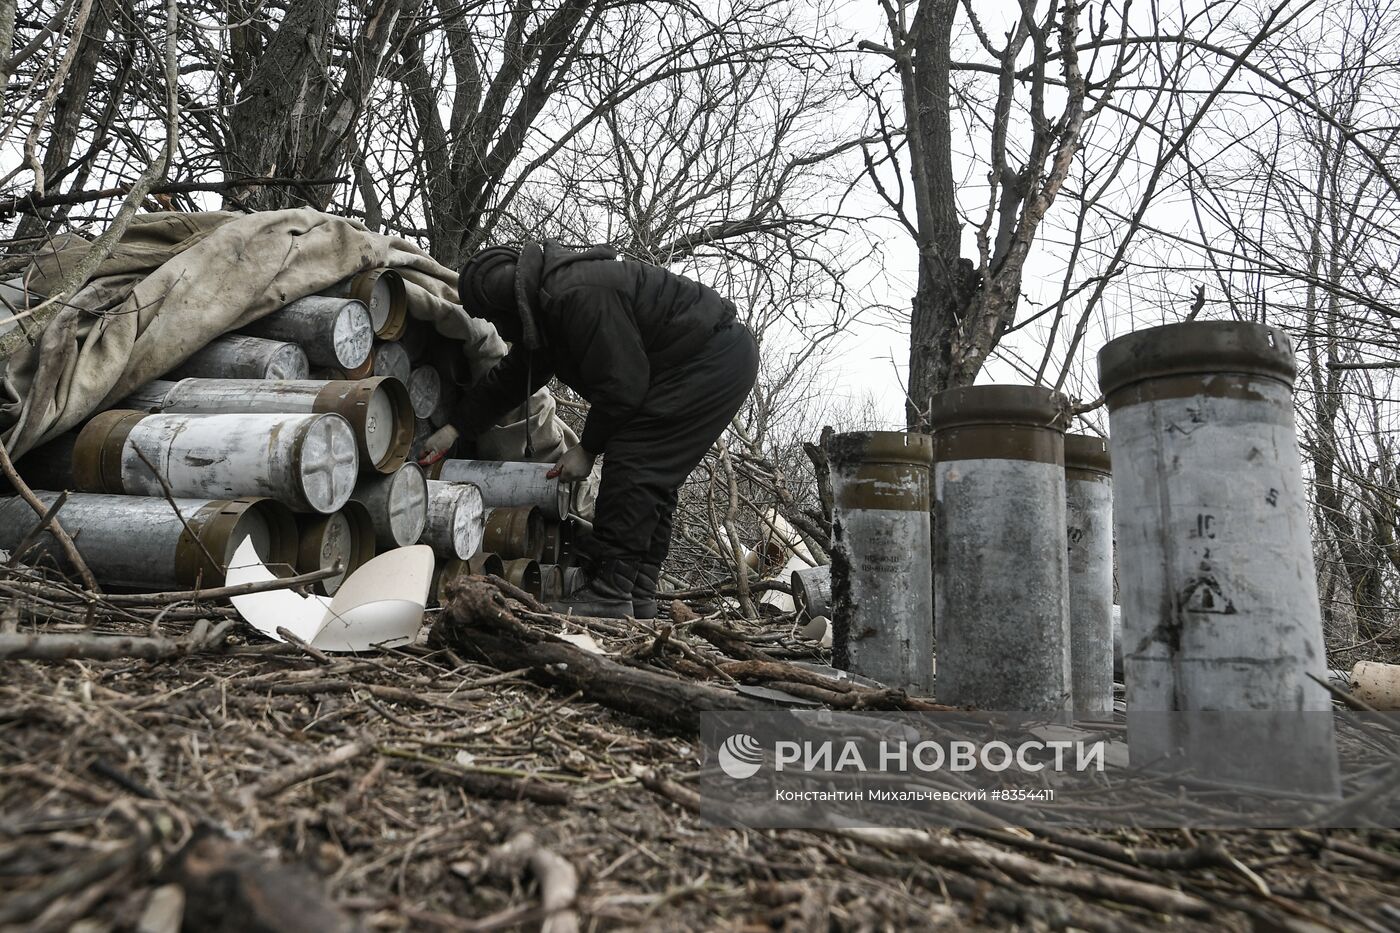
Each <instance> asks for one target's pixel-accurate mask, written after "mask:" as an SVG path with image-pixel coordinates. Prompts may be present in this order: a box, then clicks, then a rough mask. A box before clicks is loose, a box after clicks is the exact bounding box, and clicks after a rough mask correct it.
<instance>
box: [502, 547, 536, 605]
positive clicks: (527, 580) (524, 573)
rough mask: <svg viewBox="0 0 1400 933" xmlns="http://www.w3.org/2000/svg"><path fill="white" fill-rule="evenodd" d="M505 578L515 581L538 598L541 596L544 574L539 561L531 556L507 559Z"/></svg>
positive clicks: (509, 581)
mask: <svg viewBox="0 0 1400 933" xmlns="http://www.w3.org/2000/svg"><path fill="white" fill-rule="evenodd" d="M504 579H505V580H506V582H508V583H514V584H515V585H516V586H518V587H520V588H521V589H522V590H524V591H525V592H527V593H529V594H530V595H531V596H533V597H535V598H536V599H539V598H540V584H541V581H542V580H543V576H542V574H541V571H540V565H539V561H536V560H532V559H531V558H529V557H517V558H515V559H514V560H508V561H506V572H505V577H504Z"/></svg>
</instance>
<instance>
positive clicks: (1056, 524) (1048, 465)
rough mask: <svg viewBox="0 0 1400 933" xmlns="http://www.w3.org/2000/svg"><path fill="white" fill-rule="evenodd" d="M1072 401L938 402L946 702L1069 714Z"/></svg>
mask: <svg viewBox="0 0 1400 933" xmlns="http://www.w3.org/2000/svg"><path fill="white" fill-rule="evenodd" d="M1063 401H1064V400H1063V397H1062V396H1060V395H1057V394H1056V393H1054V392H1051V391H1050V390H1048V389H1042V388H1037V387H1032V386H971V387H967V388H960V389H950V390H948V391H946V392H940V393H939V394H938V395H936V396H934V398H933V406H932V409H931V411H930V413H929V424H931V425H932V426H933V429H934V435H933V436H934V468H933V473H934V480H933V498H934V514H935V515H936V516H937V520H936V522H935V525H934V533H933V542H934V543H933V568H934V584H933V592H934V620H935V624H936V626H937V634H938V702H940V703H948V704H951V705H954V706H967V705H970V706H975V707H978V708H979V709H985V710H1001V711H1007V712H1011V711H1026V712H1046V711H1057V710H1068V709H1071V705H1070V691H1071V686H1072V685H1071V676H1070V654H1069V567H1068V556H1067V554H1066V553H1065V540H1066V531H1065V442H1064V431H1065V415H1064V413H1063V412H1064V406H1063Z"/></svg>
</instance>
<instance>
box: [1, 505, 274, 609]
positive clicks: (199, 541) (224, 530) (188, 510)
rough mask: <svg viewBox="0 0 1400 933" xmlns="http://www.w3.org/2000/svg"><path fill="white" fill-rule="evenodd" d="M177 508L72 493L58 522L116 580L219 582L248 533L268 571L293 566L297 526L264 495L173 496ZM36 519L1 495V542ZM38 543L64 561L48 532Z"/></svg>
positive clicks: (138, 584)
mask: <svg viewBox="0 0 1400 933" xmlns="http://www.w3.org/2000/svg"><path fill="white" fill-rule="evenodd" d="M35 495H36V496H38V498H39V500H40V501H41V502H42V503H43V504H44V505H45V506H46V507H47V506H51V505H53V503H54V500H55V499H57V498H58V493H54V492H36V493H35ZM175 507H178V508H179V512H178V514H177V513H176V510H175ZM175 507H172V505H171V503H170V500H168V499H165V498H163V497H160V498H153V497H143V496H118V495H105V494H100V493H98V494H93V493H70V494H69V496H68V499H67V501H65V502H64V504H63V510H62V516H63V518H62V521H63V527H64V529H65V530H67V532H68V533H69V534H70V535H72V536H73V540H74V543H75V544H76V545H77V548H78V553H79V554H81V555H82V557H83V561H84V562H85V563H86V564H87V565H88V567H89V568H90V569H91V570H92V572H93V575H94V576H96V577H97V579H98V581H99V582H101V583H105V584H110V585H113V586H126V587H133V588H153V587H154V588H162V587H167V588H187V589H194V588H196V587H215V586H222V585H223V583H224V573H225V571H226V569H227V567H228V562H229V561H230V560H232V558H233V554H234V551H236V550H237V549H238V546H239V545H240V544H241V543H243V541H244V539H245V538H252V540H253V543H254V546H255V547H256V548H257V552H258V556H259V557H260V558H262V560H263V561H264V562H265V563H266V564H267V565H268V566H269V567H270V568H271V569H272V570H273V571H275V572H290V570H291V568H292V564H293V562H294V561H295V560H296V554H297V532H296V524H295V522H294V521H293V520H292V514H291V513H290V512H288V511H287V509H286V507H285V506H282V505H279V504H278V503H276V502H274V501H272V500H271V499H261V498H246V499H185V498H177V499H176V500H175ZM182 517H183V519H184V521H181V519H182ZM38 521H39V518H38V516H37V515H35V514H34V510H33V509H31V508H30V507H29V504H28V503H26V502H25V501H24V500H23V499H20V498H19V497H18V496H15V497H11V498H7V499H0V548H6V549H9V548H14V547H16V546H17V545H18V544H19V543H20V540H21V539H22V538H24V536H25V535H26V534H28V532H29V531H30V530H31V529H32V528H33V527H34V526H35V525H37V524H38ZM186 523H188V527H186ZM37 545H38V547H39V548H40V549H41V551H42V552H43V553H44V554H46V555H48V556H51V557H53V558H54V559H56V560H58V561H60V562H62V561H63V560H64V558H63V551H62V550H61V549H60V548H59V547H58V544H57V542H56V541H54V539H53V537H52V535H50V534H49V533H48V532H45V533H44V534H43V535H40V536H39V538H38V542H37ZM211 558H212V559H213V562H211V560H210V559H211Z"/></svg>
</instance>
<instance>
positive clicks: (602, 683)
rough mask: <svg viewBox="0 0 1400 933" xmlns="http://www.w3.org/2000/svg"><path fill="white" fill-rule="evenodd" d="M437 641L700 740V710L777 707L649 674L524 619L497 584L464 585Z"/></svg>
mask: <svg viewBox="0 0 1400 933" xmlns="http://www.w3.org/2000/svg"><path fill="white" fill-rule="evenodd" d="M432 637H433V639H434V640H435V641H437V642H439V643H440V644H445V645H448V646H450V647H452V648H454V649H456V650H458V651H460V652H462V654H463V655H465V656H466V657H468V658H471V659H473V660H477V661H481V662H483V663H486V664H490V665H491V666H493V667H496V668H499V669H501V670H510V669H513V668H528V669H529V671H530V677H531V679H533V680H535V681H537V682H540V683H544V684H547V685H550V686H558V687H562V688H564V689H567V690H577V691H580V692H581V693H582V694H583V695H584V696H585V697H587V698H588V699H589V700H592V701H594V702H597V703H601V704H603V705H604V706H608V707H611V708H613V709H616V710H619V711H621V712H624V713H630V714H632V715H635V716H640V717H642V718H643V719H646V720H649V721H650V722H653V723H655V724H658V725H662V726H665V727H667V728H670V729H679V730H681V731H684V732H686V733H692V734H693V733H694V732H696V731H698V729H699V727H700V719H699V716H700V711H702V710H715V711H720V710H732V711H755V712H756V711H761V710H769V709H772V708H773V707H772V706H771V705H770V704H768V703H766V702H763V701H761V700H756V699H753V698H750V697H746V696H743V695H741V694H737V693H733V692H730V691H728V690H721V689H719V688H717V687H712V686H709V685H707V684H697V683H694V682H692V681H688V680H682V679H681V678H679V677H673V676H671V675H668V674H663V673H660V672H659V671H654V670H650V669H647V668H636V667H628V666H627V665H625V664H619V663H618V662H616V661H613V660H611V659H609V658H606V657H604V656H602V655H599V654H594V653H592V652H590V651H585V650H584V649H582V648H579V647H576V646H574V645H571V644H569V643H567V642H563V641H558V640H556V639H553V638H551V637H549V636H547V635H545V634H544V633H541V632H539V631H537V630H535V629H533V628H531V627H529V626H527V625H525V624H524V623H522V622H521V621H520V620H519V619H517V618H516V617H515V615H514V613H513V612H512V611H511V610H510V609H509V608H508V607H507V605H506V601H505V598H504V597H503V596H502V595H501V593H500V592H499V591H498V590H497V589H496V588H495V587H494V586H492V585H491V584H489V583H486V582H484V581H482V582H476V581H472V580H465V581H462V582H460V583H457V584H456V585H455V586H454V587H453V589H452V591H451V592H450V595H449V597H448V600H447V603H446V605H445V608H444V609H443V612H442V615H441V616H440V617H439V619H438V621H437V623H436V624H435V625H434V626H433V636H432Z"/></svg>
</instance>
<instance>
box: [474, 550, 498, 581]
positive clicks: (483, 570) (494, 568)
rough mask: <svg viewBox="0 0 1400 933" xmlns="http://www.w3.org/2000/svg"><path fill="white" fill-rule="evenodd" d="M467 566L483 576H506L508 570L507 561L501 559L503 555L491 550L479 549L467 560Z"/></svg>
mask: <svg viewBox="0 0 1400 933" xmlns="http://www.w3.org/2000/svg"><path fill="white" fill-rule="evenodd" d="M467 567H468V569H470V571H471V572H472V573H474V574H476V575H477V576H481V577H489V576H497V577H504V575H505V572H506V562H505V561H503V560H501V555H499V554H492V553H490V552H489V551H477V552H476V553H475V554H473V555H472V556H471V557H470V558H469V559H468V560H467Z"/></svg>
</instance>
